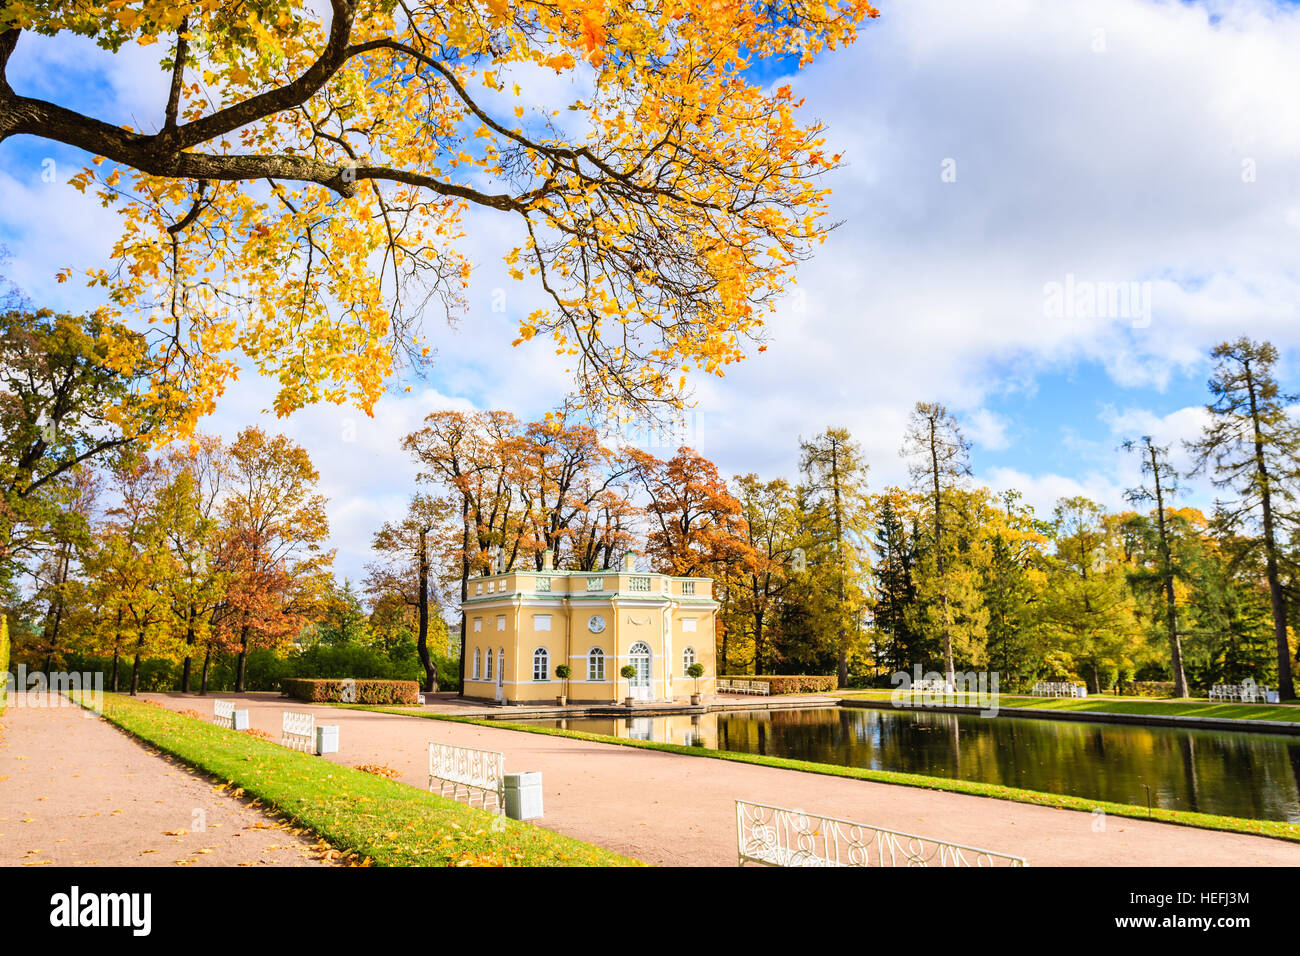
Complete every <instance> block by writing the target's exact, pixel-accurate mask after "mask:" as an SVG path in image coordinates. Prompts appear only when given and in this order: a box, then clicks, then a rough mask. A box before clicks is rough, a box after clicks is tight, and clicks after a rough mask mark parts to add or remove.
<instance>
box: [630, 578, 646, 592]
mask: <svg viewBox="0 0 1300 956" xmlns="http://www.w3.org/2000/svg"><path fill="white" fill-rule="evenodd" d="M627 589H628V590H629V591H649V590H650V579H649V578H628V581H627Z"/></svg>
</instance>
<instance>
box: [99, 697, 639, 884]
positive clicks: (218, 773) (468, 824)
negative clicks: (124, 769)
mask: <svg viewBox="0 0 1300 956" xmlns="http://www.w3.org/2000/svg"><path fill="white" fill-rule="evenodd" d="M104 717H105V719H106V720H108V721H109V722H110V723H113V724H115V725H116V726H118V727H120V728H122V729H123V730H125V731H126V732H127V733H129V734H132V735H133V736H135V737H138V738H139V739H140V740H143V741H145V742H146V743H148V744H151V745H152V746H154V747H157V748H158V749H159V750H161V751H163V752H164V753H168V754H171V755H172V756H174V757H176V758H178V759H179V760H181V761H183V762H184V763H187V764H189V765H190V766H193V767H197V768H198V769H200V770H203V771H206V772H207V773H209V774H211V775H213V776H215V777H216V778H218V779H219V780H223V781H225V782H226V783H227V784H229V785H231V786H232V787H235V788H238V789H239V790H242V791H243V792H244V793H245V794H247V795H249V796H251V797H255V798H257V799H258V800H260V801H262V803H263V804H264V805H265V806H266V807H267V808H269V809H271V810H273V811H274V812H276V813H277V814H279V815H280V816H283V817H285V818H287V819H288V820H290V821H291V822H293V823H295V824H298V825H299V826H303V827H307V828H308V829H310V830H312V831H314V832H315V833H317V834H318V835H319V836H320V837H321V838H323V839H324V840H325V841H326V842H327V843H330V844H331V845H333V846H335V847H337V848H338V849H339V850H341V851H344V852H349V851H350V852H353V853H356V854H359V855H360V856H362V857H364V858H366V859H368V860H370V861H372V862H373V863H374V864H375V865H377V866H628V865H637V864H636V861H634V860H630V859H628V858H626V857H622V856H619V855H618V854H616V853H611V852H610V851H608V850H603V849H601V848H600V847H596V846H591V845H590V844H587V843H583V842H581V841H579V840H574V839H572V838H571V837H566V836H561V835H560V834H558V833H552V832H551V831H550V830H546V829H543V828H542V827H538V826H534V825H533V824H531V823H522V822H519V821H515V820H508V819H506V818H505V817H503V816H499V815H497V814H494V813H489V812H487V811H484V810H480V809H478V808H476V807H469V806H466V805H465V804H462V803H457V802H456V801H455V800H448V799H446V798H444V797H440V796H438V795H437V794H433V793H429V792H427V791H424V790H421V789H419V788H418V787H412V786H409V785H407V784H404V783H399V782H398V781H396V780H387V779H385V778H383V777H377V776H375V775H373V774H368V773H363V772H362V771H360V770H353V769H352V768H350V767H342V766H339V765H338V764H335V763H331V762H329V761H328V760H323V759H321V758H320V757H315V756H311V755H309V754H302V753H298V752H297V751H293V750H289V749H287V748H285V747H281V746H280V745H279V744H276V743H270V742H268V741H265V740H260V739H258V738H257V737H253V736H250V735H249V734H246V733H241V732H239V731H234V730H227V729H226V728H224V727H218V726H216V725H215V724H209V723H206V722H204V721H202V720H196V719H195V718H193V717H188V716H185V715H183V714H178V713H176V712H174V711H171V710H168V709H167V708H166V707H162V706H160V705H157V704H150V703H145V702H143V701H138V700H131V699H130V698H128V697H123V696H121V695H118V694H105V695H104Z"/></svg>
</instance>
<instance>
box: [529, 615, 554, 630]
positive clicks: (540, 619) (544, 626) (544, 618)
mask: <svg viewBox="0 0 1300 956" xmlns="http://www.w3.org/2000/svg"><path fill="white" fill-rule="evenodd" d="M550 629H551V615H549V614H534V615H533V630H534V631H549V630H550Z"/></svg>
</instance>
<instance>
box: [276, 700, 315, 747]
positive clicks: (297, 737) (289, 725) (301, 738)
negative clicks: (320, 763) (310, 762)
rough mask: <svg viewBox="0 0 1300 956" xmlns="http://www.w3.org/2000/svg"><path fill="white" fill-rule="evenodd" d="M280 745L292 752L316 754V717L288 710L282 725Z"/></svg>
mask: <svg viewBox="0 0 1300 956" xmlns="http://www.w3.org/2000/svg"><path fill="white" fill-rule="evenodd" d="M280 743H281V744H283V745H284V746H286V747H288V748H289V749H290V750H300V751H302V752H303V753H305V754H311V753H315V752H316V715H315V714H302V713H297V712H295V711H292V710H286V711H285V712H284V720H283V722H282V723H281V724H280Z"/></svg>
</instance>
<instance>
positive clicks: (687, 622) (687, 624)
mask: <svg viewBox="0 0 1300 956" xmlns="http://www.w3.org/2000/svg"><path fill="white" fill-rule="evenodd" d="M682 633H683V634H694V633H695V618H693V617H684V618H682Z"/></svg>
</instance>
